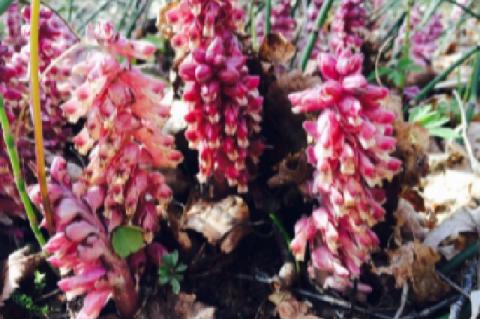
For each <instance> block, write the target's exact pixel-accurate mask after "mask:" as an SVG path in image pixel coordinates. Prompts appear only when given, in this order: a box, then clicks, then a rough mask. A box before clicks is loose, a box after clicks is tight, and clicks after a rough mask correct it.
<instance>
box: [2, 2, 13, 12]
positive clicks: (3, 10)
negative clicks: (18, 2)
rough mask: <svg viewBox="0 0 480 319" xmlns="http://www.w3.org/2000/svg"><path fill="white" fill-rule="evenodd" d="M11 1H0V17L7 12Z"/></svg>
mask: <svg viewBox="0 0 480 319" xmlns="http://www.w3.org/2000/svg"><path fill="white" fill-rule="evenodd" d="M12 2H13V0H0V15H2V14H3V13H4V12H5V11H7V9H8V7H9V6H10V5H11V4H12Z"/></svg>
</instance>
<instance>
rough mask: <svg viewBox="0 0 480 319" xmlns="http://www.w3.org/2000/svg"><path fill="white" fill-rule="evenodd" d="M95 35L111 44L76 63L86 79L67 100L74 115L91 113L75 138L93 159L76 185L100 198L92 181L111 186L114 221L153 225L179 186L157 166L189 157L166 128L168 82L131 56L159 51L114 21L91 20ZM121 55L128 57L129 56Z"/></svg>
mask: <svg viewBox="0 0 480 319" xmlns="http://www.w3.org/2000/svg"><path fill="white" fill-rule="evenodd" d="M87 33H88V35H89V37H91V38H92V39H93V40H95V41H97V43H98V44H99V45H100V46H101V47H102V48H104V49H105V50H106V52H94V53H92V54H91V55H89V56H88V58H87V59H84V60H82V62H80V63H79V64H77V65H75V66H74V68H73V69H74V72H75V76H77V77H79V78H81V79H84V82H83V84H81V85H80V86H78V87H77V88H76V89H75V90H74V91H73V94H72V97H71V98H70V100H68V101H67V102H66V103H65V104H63V105H62V109H63V112H64V114H65V116H66V117H67V118H68V119H69V121H71V122H77V121H78V120H79V119H80V118H86V123H85V126H84V127H83V129H82V130H81V131H80V133H79V134H78V135H77V136H75V138H74V139H73V141H74V143H75V146H76V148H77V149H78V150H79V152H80V153H83V154H87V153H88V152H89V158H90V162H89V165H88V166H87V168H86V170H85V176H84V178H83V179H82V183H83V184H84V185H83V186H81V185H77V191H78V192H79V193H81V194H85V196H86V197H87V198H88V200H90V201H94V202H95V203H96V204H95V206H99V205H101V203H100V202H99V198H94V197H92V196H89V195H88V194H86V193H85V191H86V190H88V189H89V188H90V187H92V186H96V187H98V188H100V189H101V190H102V192H104V194H105V197H104V202H103V204H104V205H105V216H106V217H107V218H108V219H109V220H110V223H111V224H110V225H109V229H113V228H114V227H115V226H117V225H118V224H120V223H122V219H124V218H126V219H127V220H132V219H133V220H134V221H136V222H137V223H138V224H139V225H140V226H142V227H143V228H144V229H145V230H146V231H153V232H154V231H155V230H156V229H157V223H158V220H157V219H158V214H159V213H160V212H161V211H162V209H163V206H164V205H165V204H166V203H167V202H168V201H169V200H170V198H171V195H172V192H171V190H170V188H169V187H168V185H166V182H165V178H164V176H163V175H162V174H161V173H160V172H158V171H156V170H157V169H162V168H174V167H176V165H177V164H178V163H179V162H180V161H181V160H182V155H181V154H180V152H178V151H176V150H175V149H174V139H173V137H172V136H170V135H166V134H164V133H163V132H162V128H163V125H164V123H165V121H166V119H167V118H168V116H169V114H170V106H169V105H166V104H165V103H163V102H162V99H163V97H164V93H163V90H164V88H165V84H164V83H163V82H161V81H159V80H157V79H155V78H152V77H149V76H146V75H144V74H142V73H141V72H140V71H139V70H138V69H137V68H135V67H133V66H131V65H130V62H129V59H132V58H148V57H152V56H153V53H154V51H155V48H154V47H153V46H152V45H150V44H147V43H145V42H143V41H132V40H128V39H125V38H123V37H122V36H120V35H119V34H118V33H116V32H115V31H114V30H113V26H112V24H111V23H107V22H102V23H99V24H97V25H96V26H94V27H93V26H90V27H89V28H88V32H87ZM116 55H121V56H123V57H125V58H127V61H126V62H124V63H123V64H122V63H120V62H118V61H117V59H116Z"/></svg>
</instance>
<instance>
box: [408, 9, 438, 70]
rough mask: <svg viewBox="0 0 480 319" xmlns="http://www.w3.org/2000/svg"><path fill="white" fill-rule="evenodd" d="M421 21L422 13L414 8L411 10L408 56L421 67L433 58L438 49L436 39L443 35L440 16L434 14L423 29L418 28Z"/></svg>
mask: <svg viewBox="0 0 480 319" xmlns="http://www.w3.org/2000/svg"><path fill="white" fill-rule="evenodd" d="M422 19H423V13H422V11H421V10H420V9H419V8H418V7H415V8H414V9H413V10H412V15H411V18H410V25H411V28H412V30H413V31H412V34H411V36H410V55H411V58H412V60H413V61H414V62H415V63H416V64H418V65H421V66H425V65H426V64H427V62H430V60H431V59H432V57H433V54H434V53H435V51H436V50H437V47H438V39H439V38H440V36H441V35H442V33H443V23H442V15H441V14H440V13H435V14H433V15H432V17H431V18H430V19H429V20H428V22H427V24H426V25H425V26H424V27H423V28H418V26H419V25H420V24H421V21H422Z"/></svg>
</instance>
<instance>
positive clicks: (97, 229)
mask: <svg viewBox="0 0 480 319" xmlns="http://www.w3.org/2000/svg"><path fill="white" fill-rule="evenodd" d="M48 190H49V197H50V200H51V202H52V207H53V211H54V213H55V215H54V225H55V235H54V236H53V237H51V238H50V240H49V241H48V243H47V244H46V245H45V247H44V249H45V251H46V252H48V253H49V254H51V256H50V257H49V258H48V261H49V263H50V264H51V265H52V266H54V267H57V268H59V269H61V270H62V273H63V274H66V277H64V278H62V279H61V280H60V281H59V282H58V286H59V287H60V289H62V290H63V291H64V292H66V294H67V298H68V299H72V298H74V297H76V296H82V295H85V299H84V301H83V307H82V309H81V310H80V312H79V313H78V315H77V316H76V318H77V319H96V318H98V315H99V314H100V311H101V310H102V308H103V307H104V306H105V304H106V303H107V301H108V300H109V299H110V298H111V297H112V296H115V297H116V298H117V299H120V300H121V301H122V302H124V303H133V304H135V303H136V300H135V296H136V294H135V285H134V281H133V278H132V275H131V273H130V270H129V268H128V264H127V262H126V261H125V260H123V259H121V258H120V257H118V256H117V255H116V254H115V253H114V252H113V249H112V247H111V245H110V239H109V234H108V232H107V230H106V228H105V227H104V225H103V223H102V222H101V220H100V218H99V217H98V215H97V212H98V211H99V209H100V207H101V206H102V205H103V201H104V196H105V193H104V192H103V190H102V188H100V187H91V188H89V189H88V191H87V192H86V193H85V194H84V196H82V197H77V196H76V195H75V194H74V193H73V192H72V182H71V179H70V177H69V175H68V173H67V162H66V161H65V160H64V159H63V158H61V157H56V158H55V159H54V160H53V162H52V166H51V169H50V181H49V184H48ZM29 193H30V197H31V198H32V200H33V202H34V203H35V204H37V205H39V206H41V203H42V200H41V196H40V190H39V186H38V185H36V186H34V187H32V189H30V191H29ZM124 295H126V296H128V298H127V297H126V296H125V298H121V297H123V296H124ZM117 305H118V303H117ZM118 306H119V307H122V306H126V305H125V304H124V305H118Z"/></svg>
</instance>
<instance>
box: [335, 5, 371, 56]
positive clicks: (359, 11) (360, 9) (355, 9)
mask: <svg viewBox="0 0 480 319" xmlns="http://www.w3.org/2000/svg"><path fill="white" fill-rule="evenodd" d="M366 19H367V17H366V10H365V8H364V0H342V3H341V4H340V7H339V8H338V9H337V11H336V12H335V16H334V17H333V21H332V25H331V33H330V34H331V35H330V39H329V41H330V47H331V48H332V49H334V50H337V49H344V48H351V49H355V50H359V49H360V47H361V46H362V44H363V38H362V37H361V35H360V32H361V31H362V29H364V28H365V24H366Z"/></svg>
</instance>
